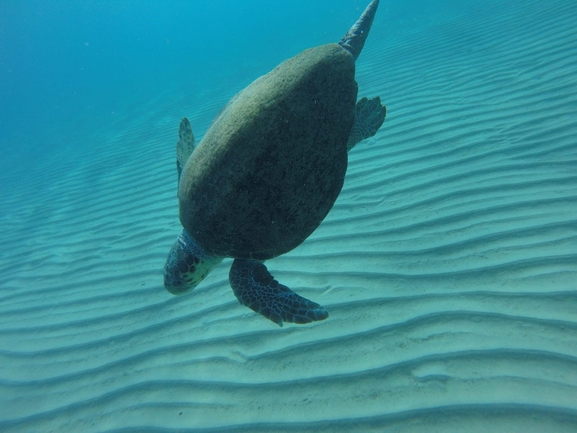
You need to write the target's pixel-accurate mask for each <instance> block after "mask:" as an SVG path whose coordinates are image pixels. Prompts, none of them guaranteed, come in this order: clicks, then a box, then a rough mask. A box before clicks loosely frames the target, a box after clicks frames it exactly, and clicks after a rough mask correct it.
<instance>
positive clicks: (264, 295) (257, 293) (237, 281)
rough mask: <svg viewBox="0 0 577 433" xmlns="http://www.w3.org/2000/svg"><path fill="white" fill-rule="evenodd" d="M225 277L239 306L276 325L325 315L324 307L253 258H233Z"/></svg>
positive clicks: (305, 321)
mask: <svg viewBox="0 0 577 433" xmlns="http://www.w3.org/2000/svg"><path fill="white" fill-rule="evenodd" d="M229 280H230V285H231V286H232V290H233V291H234V294H235V296H236V297H237V299H238V300H239V301H240V303H241V304H242V305H246V306H247V307H248V308H250V309H251V310H253V311H255V312H257V313H259V314H262V315H263V316H264V317H266V318H267V319H269V320H272V321H273V322H274V323H276V324H277V325H279V326H282V325H283V322H292V323H309V322H314V321H317V320H324V319H326V318H327V317H329V313H328V312H327V310H325V309H324V308H323V307H321V306H320V305H319V304H317V303H316V302H313V301H309V300H308V299H306V298H303V297H302V296H299V295H297V294H296V293H295V292H293V291H292V290H291V289H289V288H288V287H287V286H284V285H282V284H280V283H279V282H278V281H277V280H275V279H274V277H273V276H272V275H271V274H270V272H269V271H268V269H267V268H266V266H265V265H264V264H263V263H262V262H259V261H257V260H242V259H235V261H234V262H233V264H232V266H231V268H230V274H229Z"/></svg>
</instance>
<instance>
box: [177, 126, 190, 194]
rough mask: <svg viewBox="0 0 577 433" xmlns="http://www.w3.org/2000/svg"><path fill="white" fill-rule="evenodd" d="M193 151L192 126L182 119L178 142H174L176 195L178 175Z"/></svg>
mask: <svg viewBox="0 0 577 433" xmlns="http://www.w3.org/2000/svg"><path fill="white" fill-rule="evenodd" d="M193 151H194V134H193V133H192V126H190V121H189V120H188V119H187V118H186V117H183V118H182V120H181V121H180V125H179V127H178V141H177V142H176V171H177V173H178V182H177V184H176V187H177V193H178V185H179V184H180V174H181V173H182V169H183V168H184V164H186V161H188V158H189V157H190V155H192V152H193Z"/></svg>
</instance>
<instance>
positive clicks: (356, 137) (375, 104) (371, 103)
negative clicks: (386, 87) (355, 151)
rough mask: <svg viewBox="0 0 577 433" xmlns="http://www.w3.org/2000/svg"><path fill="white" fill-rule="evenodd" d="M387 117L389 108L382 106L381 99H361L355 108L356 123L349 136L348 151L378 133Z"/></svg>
mask: <svg viewBox="0 0 577 433" xmlns="http://www.w3.org/2000/svg"><path fill="white" fill-rule="evenodd" d="M386 115H387V107H385V106H384V105H382V104H381V98H379V97H378V96H377V97H376V98H371V99H368V98H367V97H364V98H361V99H359V101H358V102H357V105H356V106H355V122H354V123H353V127H352V128H351V133H350V134H349V141H348V142H347V151H350V150H351V149H352V148H353V147H355V146H356V145H357V143H360V142H361V141H363V140H364V139H365V138H369V137H372V136H373V135H375V134H376V133H377V131H378V130H379V128H380V127H381V125H382V124H383V122H384V121H385V116H386Z"/></svg>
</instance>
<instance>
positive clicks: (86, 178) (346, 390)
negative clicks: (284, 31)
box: [0, 1, 577, 433]
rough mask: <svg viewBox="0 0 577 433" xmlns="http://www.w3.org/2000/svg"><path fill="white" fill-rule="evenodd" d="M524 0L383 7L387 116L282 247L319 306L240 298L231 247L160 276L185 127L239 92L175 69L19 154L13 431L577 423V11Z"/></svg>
mask: <svg viewBox="0 0 577 433" xmlns="http://www.w3.org/2000/svg"><path fill="white" fill-rule="evenodd" d="M475 4H476V6H475ZM517 4H518V3H517V2H512V1H511V2H496V1H483V2H478V3H474V2H472V3H471V4H470V5H469V6H461V7H458V8H456V9H455V12H454V13H453V14H449V15H446V14H440V13H437V14H435V13H433V12H431V13H430V14H428V15H426V21H425V22H422V21H421V22H417V21H418V20H417V18H415V19H414V20H411V18H410V17H406V16H405V17H399V16H393V14H392V13H391V11H390V10H389V9H388V7H387V5H386V2H382V4H381V10H380V11H379V13H378V15H377V19H376V21H375V25H374V28H373V31H372V33H371V37H370V38H369V41H368V43H367V45H366V47H365V50H364V51H363V54H362V55H361V57H360V59H359V61H358V68H357V81H358V82H359V86H360V92H359V96H363V95H368V96H371V95H381V97H382V98H383V101H384V102H385V103H386V105H387V107H388V115H387V120H386V122H385V124H384V126H383V127H382V129H381V130H380V131H379V133H378V134H377V135H376V136H375V137H373V138H371V139H369V140H367V141H365V142H363V143H361V144H360V145H358V146H357V147H356V148H355V149H354V150H353V151H352V152H351V153H350V164H349V170H348V174H347V178H346V182H345V187H344V189H343V191H342V193H341V195H340V197H339V199H338V201H337V202H336V204H335V206H334V208H333V210H332V211H331V213H330V214H329V215H328V217H327V218H326V220H325V221H324V222H323V224H322V225H321V226H320V227H319V229H318V230H317V231H316V232H315V233H314V234H313V235H312V236H311V237H310V238H309V239H308V240H307V241H306V242H305V243H304V244H303V245H301V246H300V247H299V248H297V249H295V250H294V251H292V252H291V253H289V254H287V255H285V256H282V257H279V258H277V259H274V260H270V261H269V262H268V267H269V270H270V271H271V272H272V273H273V275H275V277H277V279H278V280H279V281H281V282H283V283H284V284H286V285H288V286H289V287H291V288H292V289H294V290H295V291H297V292H298V293H300V294H302V295H303V296H305V297H307V298H310V299H313V300H315V301H316V302H318V303H320V304H322V305H323V306H324V307H326V308H327V309H328V311H329V312H330V317H329V318H328V319H327V320H325V321H323V322H318V323H314V324H311V325H306V326H295V325H291V324H286V325H285V326H284V327H283V328H279V327H277V326H276V325H274V324H273V323H271V322H269V321H267V320H265V319H263V318H262V317H260V316H259V315H257V314H255V313H253V312H252V311H251V310H249V309H247V308H245V307H242V306H240V305H239V303H238V301H237V300H236V298H235V297H234V295H233V293H232V291H231V289H230V287H229V284H228V269H229V266H230V260H225V261H224V262H223V263H222V265H220V266H219V267H218V268H217V269H216V270H215V271H213V272H212V274H210V275H209V276H208V277H207V279H206V280H205V281H204V282H203V283H202V284H201V285H200V286H199V287H198V288H196V289H195V291H194V292H193V293H191V294H190V295H187V296H183V297H173V296H171V295H169V294H168V293H167V292H166V291H165V290H164V288H163V287H162V275H161V270H162V266H163V264H164V260H165V258H166V254H167V252H168V250H169V248H170V246H171V245H172V242H173V241H174V238H175V237H176V236H177V234H178V233H179V231H180V224H179V222H178V218H177V201H176V197H175V194H176V185H175V182H176V180H175V178H176V174H175V169H174V168H175V167H174V165H175V164H174V153H173V152H174V143H175V142H176V138H177V128H178V121H179V119H180V117H181V116H183V115H187V116H189V118H190V119H191V122H192V124H193V128H194V131H195V134H196V136H197V139H199V138H200V137H202V134H203V133H204V131H205V130H206V128H207V127H208V125H209V123H210V121H211V118H212V116H214V114H216V112H218V110H219V108H220V107H221V106H222V105H223V104H224V103H226V101H227V100H228V99H229V98H230V97H231V96H232V93H226V94H218V95H217V96H214V95H211V96H210V98H208V97H203V96H202V95H197V94H194V95H187V94H183V93H178V92H181V90H182V87H178V88H177V87H176V85H175V88H174V89H170V88H169V89H168V90H167V91H166V92H165V93H163V94H159V95H158V98H157V99H156V100H149V101H147V103H143V102H142V101H140V102H138V103H135V104H134V106H133V107H132V108H131V109H130V110H127V111H126V112H124V113H119V114H118V116H117V117H116V121H115V122H114V123H110V124H108V125H100V124H99V125H98V127H96V126H95V127H92V128H88V129H86V128H81V127H80V125H77V126H78V127H75V128H70V127H68V126H67V125H62V127H61V129H60V130H58V132H54V133H58V134H60V137H61V139H62V140H63V141H69V142H70V148H69V150H68V151H67V152H63V153H61V154H58V155H54V156H53V157H52V158H47V159H46V158H45V159H39V160H31V161H30V166H29V167H27V170H26V173H25V174H23V176H24V178H23V182H22V183H21V184H16V183H9V182H8V180H7V176H8V174H6V173H3V174H0V178H2V177H3V179H2V183H3V184H4V185H6V186H10V188H8V187H7V188H6V189H5V190H4V191H3V193H2V204H1V207H2V214H1V220H0V239H2V247H1V249H2V255H1V262H0V430H1V431H2V432H48V431H55V432H102V431H122V432H147V431H150V432H152V431H155V432H156V431H159V432H161V431H166V432H169V431H171V432H172V431H179V432H189V431H190V432H200V431H215V432H216V431H246V432H256V431H263V432H272V431H274V432H295V431H298V432H308V431H310V432H313V431H314V432H315V433H320V432H353V431H354V432H361V431H363V432H364V431H367V432H369V431H373V432H385V431H391V432H392V431H395V432H435V431H439V432H464V431H466V432H469V433H471V432H487V431H491V432H539V431H548V432H556V433H557V432H574V431H576V430H577V73H576V71H577V54H576V53H577V27H575V13H576V9H575V4H574V2H572V1H547V2H542V1H526V2H523V5H522V6H520V5H519V6H516V5H517ZM423 17H425V14H423V16H422V17H421V19H423ZM403 19H404V20H405V21H403ZM340 30H341V29H335V33H336V34H339V31H340ZM303 48H304V47H303ZM291 54H294V53H291ZM287 57H288V55H287ZM244 78H245V77H243V79H244ZM252 78H256V77H252ZM252 78H250V79H252ZM250 79H249V80H248V81H250ZM248 81H247V82H242V83H238V87H237V88H236V89H235V90H240V89H241V88H242V87H243V86H244V85H246V84H247V83H248ZM76 144H79V145H78V146H76ZM135 149H138V151H137V152H135ZM10 175H12V174H10Z"/></svg>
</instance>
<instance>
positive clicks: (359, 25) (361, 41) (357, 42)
mask: <svg viewBox="0 0 577 433" xmlns="http://www.w3.org/2000/svg"><path fill="white" fill-rule="evenodd" d="M378 6H379V0H373V1H371V3H370V4H369V5H368V6H367V8H366V9H365V11H364V12H363V14H362V15H361V17H360V18H359V19H358V21H357V22H356V23H355V24H354V25H353V26H352V27H351V29H350V30H349V31H348V32H347V34H346V35H344V36H343V38H342V39H341V41H340V42H339V45H340V46H341V47H343V48H344V49H346V50H347V51H349V52H350V53H351V54H352V55H353V57H354V58H355V60H357V59H358V57H359V55H360V54H361V51H362V50H363V47H364V46H365V41H366V40H367V37H368V36H369V31H370V30H371V26H372V25H373V19H374V18H375V13H376V12H377V7H378Z"/></svg>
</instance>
